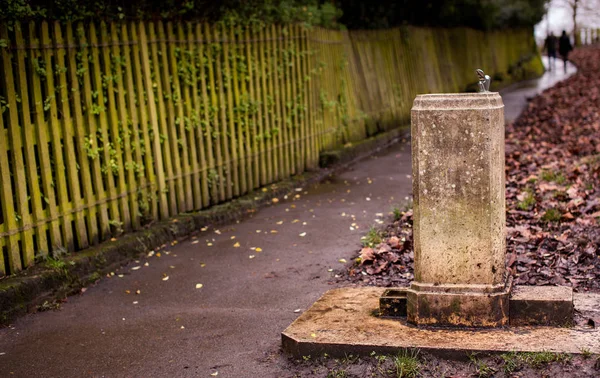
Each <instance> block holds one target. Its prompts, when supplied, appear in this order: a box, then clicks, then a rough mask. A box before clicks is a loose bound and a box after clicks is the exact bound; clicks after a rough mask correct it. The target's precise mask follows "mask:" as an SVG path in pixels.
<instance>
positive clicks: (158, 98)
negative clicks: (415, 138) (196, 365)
mask: <svg viewBox="0 0 600 378" xmlns="http://www.w3.org/2000/svg"><path fill="white" fill-rule="evenodd" d="M0 46H1V47H0V74H1V75H0V108H1V116H0V180H1V182H0V247H1V250H2V253H0V276H2V275H7V274H12V273H16V272H18V271H20V270H22V269H23V268H25V267H27V266H29V265H31V264H33V263H34V261H35V260H36V259H38V258H44V257H46V256H56V255H58V254H60V253H63V252H70V251H77V250H81V249H84V248H87V247H88V246H90V245H93V244H97V243H99V242H101V241H103V240H107V239H109V238H111V237H113V236H115V235H116V234H118V233H121V232H124V231H130V230H136V229H140V228H141V227H143V226H144V225H145V224H148V223H149V222H152V221H155V220H161V219H166V218H169V217H171V216H174V215H176V214H179V213H182V212H189V211H194V210H199V209H203V208H206V207H208V206H211V205H214V204H216V203H220V202H224V201H227V200H229V199H231V198H234V197H237V196H240V195H242V194H245V193H248V192H249V191H252V190H254V189H256V188H259V187H262V186H265V185H268V184H271V183H274V182H277V181H279V180H282V179H285V178H287V177H290V176H291V175H295V174H298V173H301V172H303V171H306V170H310V169H314V168H316V167H317V165H318V160H319V153H320V152H321V151H323V150H328V149H333V148H337V147H340V146H342V145H345V144H347V143H351V142H353V141H358V140H361V139H364V138H366V137H367V136H370V135H373V134H376V133H377V132H380V131H383V130H387V129H390V128H393V127H398V126H399V125H401V124H403V123H406V122H408V120H409V116H410V108H411V105H412V100H413V98H414V96H415V95H416V94H417V93H426V92H457V91H463V90H464V89H465V88H466V87H467V85H468V84H470V83H473V82H474V81H475V74H474V69H475V68H479V67H481V68H483V69H484V70H485V71H486V72H488V73H490V74H491V75H492V76H495V77H496V78H497V79H500V78H504V79H505V80H508V79H509V78H510V76H509V74H512V75H513V77H515V75H520V73H521V72H522V71H523V70H524V69H527V67H530V66H533V67H534V70H537V71H539V69H540V68H541V66H540V63H539V56H538V55H537V53H536V52H535V49H534V41H533V36H532V33H531V31H530V30H515V31H510V30H507V31H502V32H494V33H483V32H480V31H475V30H470V29H426V28H412V27H409V28H403V29H391V30H382V31H350V32H349V31H331V30H323V29H310V30H309V29H305V28H303V27H301V26H297V25H293V26H267V27H263V28H257V29H243V28H240V27H235V26H223V25H206V24H193V23H178V24H172V23H161V22H157V23H127V24H104V23H99V24H85V25H84V24H77V25H69V24H67V25H64V24H58V23H56V24H48V23H35V24H34V23H32V24H22V25H20V24H16V25H14V26H12V27H10V28H9V27H7V26H6V25H4V26H2V25H0ZM531 62H534V63H533V64H532V63H531Z"/></svg>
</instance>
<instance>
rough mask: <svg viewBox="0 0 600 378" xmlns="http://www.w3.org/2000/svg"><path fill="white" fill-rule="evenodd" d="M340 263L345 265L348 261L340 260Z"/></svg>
mask: <svg viewBox="0 0 600 378" xmlns="http://www.w3.org/2000/svg"><path fill="white" fill-rule="evenodd" d="M338 261H339V262H341V263H342V264H345V263H347V262H348V261H346V259H339V260H338Z"/></svg>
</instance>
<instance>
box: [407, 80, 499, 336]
mask: <svg viewBox="0 0 600 378" xmlns="http://www.w3.org/2000/svg"><path fill="white" fill-rule="evenodd" d="M411 118H412V129H411V134H412V167H413V177H414V181H413V197H414V207H413V209H414V210H413V211H414V226H413V232H414V248H415V280H414V282H413V283H412V285H411V286H410V289H409V290H408V291H407V304H408V306H407V315H408V321H409V322H410V323H413V324H417V325H452V326H484V327H488V326H489V327H495V326H502V325H506V324H507V323H508V307H509V292H510V285H509V283H508V280H507V276H506V269H505V261H504V260H505V236H504V235H505V225H504V224H505V199H504V198H505V196H504V105H503V103H502V98H501V97H500V95H499V94H498V93H491V92H487V91H485V92H481V93H459V94H429V95H420V96H417V97H416V99H415V101H414V105H413V108H412V115H411Z"/></svg>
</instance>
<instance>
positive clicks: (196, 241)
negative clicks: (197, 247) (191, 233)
mask: <svg viewBox="0 0 600 378" xmlns="http://www.w3.org/2000/svg"><path fill="white" fill-rule="evenodd" d="M198 243H200V240H194V241H193V242H192V244H198Z"/></svg>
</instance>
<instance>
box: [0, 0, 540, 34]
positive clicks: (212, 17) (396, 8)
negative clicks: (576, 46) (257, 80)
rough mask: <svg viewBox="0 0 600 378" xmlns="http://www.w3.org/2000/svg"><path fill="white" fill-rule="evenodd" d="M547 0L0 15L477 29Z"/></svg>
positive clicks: (7, 13) (146, 3) (10, 10)
mask: <svg viewBox="0 0 600 378" xmlns="http://www.w3.org/2000/svg"><path fill="white" fill-rule="evenodd" d="M546 2H547V0H428V1H424V0H370V1H364V0H220V1H215V0H0V19H1V20H5V21H6V20H8V21H15V20H21V21H22V20H27V19H48V20H60V21H84V20H90V19H104V20H140V19H145V20H155V19H171V20H201V21H209V22H214V21H219V20H226V21H238V22H244V23H253V22H257V23H283V24H287V23H295V22H302V23H306V24H309V25H317V26H323V27H328V28H343V27H347V28H349V29H380V28H389V27H394V26H400V25H417V26H438V27H455V26H468V27H472V28H475V29H480V30H490V29H499V28H506V27H509V28H510V27H524V26H525V27H527V26H533V25H534V24H536V23H537V22H539V21H540V19H541V18H542V16H543V15H544V11H545V8H544V5H545V4H546Z"/></svg>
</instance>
